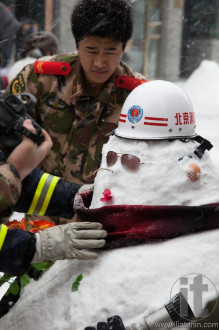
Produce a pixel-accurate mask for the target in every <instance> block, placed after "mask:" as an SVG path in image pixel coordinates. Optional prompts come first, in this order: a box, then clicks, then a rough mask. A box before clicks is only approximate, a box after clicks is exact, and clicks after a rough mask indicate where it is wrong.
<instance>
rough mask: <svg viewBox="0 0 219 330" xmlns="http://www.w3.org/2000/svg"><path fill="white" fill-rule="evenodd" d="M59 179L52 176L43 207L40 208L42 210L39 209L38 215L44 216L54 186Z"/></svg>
mask: <svg viewBox="0 0 219 330" xmlns="http://www.w3.org/2000/svg"><path fill="white" fill-rule="evenodd" d="M59 179H60V178H59V177H57V176H54V177H53V179H52V181H51V183H50V185H49V189H48V192H47V194H46V197H45V199H44V203H43V206H42V208H41V210H40V212H39V215H44V214H45V213H46V210H47V207H48V205H49V202H50V199H51V197H52V194H53V191H54V189H55V186H56V184H57V182H58V181H59Z"/></svg>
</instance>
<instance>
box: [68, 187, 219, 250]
mask: <svg viewBox="0 0 219 330" xmlns="http://www.w3.org/2000/svg"><path fill="white" fill-rule="evenodd" d="M91 199H92V191H86V192H84V193H81V194H79V193H78V194H77V195H76V198H75V203H74V208H75V210H76V213H77V215H78V216H79V218H80V220H81V221H91V222H100V223H102V224H103V228H104V229H106V230H107V232H108V236H107V238H106V246H105V248H106V249H111V248H117V247H122V246H131V245H137V244H141V243H146V242H150V241H158V240H165V239H169V238H174V237H177V236H182V235H185V234H192V233H195V232H200V231H204V230H210V229H216V228H218V227H219V203H214V204H208V205H200V206H180V205H155V206H152V205H110V206H103V207H100V208H96V209H89V206H90V204H91Z"/></svg>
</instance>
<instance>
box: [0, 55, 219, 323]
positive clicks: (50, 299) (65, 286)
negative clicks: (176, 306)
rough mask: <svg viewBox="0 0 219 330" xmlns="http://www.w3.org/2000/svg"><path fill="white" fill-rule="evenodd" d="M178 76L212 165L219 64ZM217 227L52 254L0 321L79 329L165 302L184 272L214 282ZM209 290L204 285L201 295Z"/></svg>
mask: <svg viewBox="0 0 219 330" xmlns="http://www.w3.org/2000/svg"><path fill="white" fill-rule="evenodd" d="M179 84H180V86H181V87H183V88H185V90H186V91H187V93H188V94H189V96H190V97H191V100H192V102H193V105H194V109H195V114H196V122H197V132H198V134H200V135H202V136H204V137H205V138H207V139H209V140H210V141H211V142H212V143H213V144H214V145H215V147H214V148H213V149H212V150H211V151H210V154H211V155H212V158H213V161H214V162H215V163H216V165H217V164H218V161H219V132H218V127H217V126H218V122H219V93H218V89H219V66H218V65H217V64H216V63H214V62H210V61H203V62H202V64H201V65H200V67H199V68H198V69H197V70H196V71H195V72H194V73H193V74H192V75H191V77H190V78H189V79H188V80H187V81H185V82H179ZM203 204H204V201H203ZM218 233H219V230H213V231H208V232H203V233H199V234H191V235H187V236H183V237H179V238H175V239H172V240H168V241H164V242H156V243H151V244H144V245H142V246H136V247H128V248H120V249H115V250H112V251H107V252H100V254H99V258H98V259H97V260H93V261H76V260H73V261H57V262H56V263H55V264H54V265H53V267H51V268H50V269H49V270H48V271H47V272H46V273H45V275H44V276H43V277H42V278H41V279H40V280H39V281H37V282H32V283H31V284H30V285H28V286H27V287H26V288H25V289H24V292H23V294H22V295H21V298H20V299H19V301H18V302H17V303H16V305H15V306H14V307H13V308H12V309H11V311H10V312H9V313H8V314H7V315H5V316H4V317H3V318H2V319H1V322H0V329H1V330H5V329H10V330H17V329H19V330H29V329H30V330H38V329H41V330H48V329H49V330H70V329H71V330H83V328H84V327H85V326H88V325H95V324H96V323H97V322H98V321H101V320H102V321H103V320H106V318H107V317H109V316H112V315H114V314H118V315H120V316H121V317H122V318H123V320H124V323H125V325H128V324H129V323H131V322H132V320H133V319H135V318H136V317H137V318H139V319H140V316H141V315H142V314H146V315H147V314H148V313H149V312H151V311H153V310H155V309H157V308H159V307H161V306H163V305H164V304H165V303H166V302H168V300H169V299H170V295H171V289H172V287H173V286H174V283H175V282H176V281H177V280H178V279H179V278H180V277H182V276H184V275H186V274H189V273H195V274H202V275H204V276H206V277H208V278H209V279H210V280H211V281H212V283H213V284H214V285H215V286H216V288H217V290H219V279H218V272H219V264H218ZM79 274H83V280H82V281H81V284H80V286H79V290H78V291H76V292H71V285H72V283H73V281H74V280H75V279H76V277H77V276H78V275H79ZM209 294H210V293H209ZM211 294H212V293H211ZM209 298H210V296H209V295H207V293H206V296H204V297H203V299H204V302H205V301H207V300H209Z"/></svg>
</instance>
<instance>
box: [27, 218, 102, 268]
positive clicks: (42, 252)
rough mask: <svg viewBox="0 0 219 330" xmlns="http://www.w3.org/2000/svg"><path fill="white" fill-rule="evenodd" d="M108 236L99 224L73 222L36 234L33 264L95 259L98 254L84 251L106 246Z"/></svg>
mask: <svg viewBox="0 0 219 330" xmlns="http://www.w3.org/2000/svg"><path fill="white" fill-rule="evenodd" d="M106 236H107V232H106V231H105V230H103V229H102V224H100V223H98V222H72V223H68V224H66V225H60V226H55V227H50V228H48V229H46V230H44V231H39V232H38V233H36V239H37V241H36V253H35V255H34V257H33V260H32V262H41V261H44V260H62V259H82V260H88V259H95V258H97V256H98V255H97V253H96V252H91V251H87V250H83V249H97V248H101V247H103V246H104V245H105V240H104V239H100V238H104V237H106Z"/></svg>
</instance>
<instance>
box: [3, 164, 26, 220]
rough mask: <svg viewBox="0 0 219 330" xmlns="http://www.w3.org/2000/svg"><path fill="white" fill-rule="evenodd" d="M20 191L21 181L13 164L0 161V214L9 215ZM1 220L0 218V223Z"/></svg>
mask: <svg viewBox="0 0 219 330" xmlns="http://www.w3.org/2000/svg"><path fill="white" fill-rule="evenodd" d="M20 193H21V181H20V178H19V174H18V172H17V170H16V169H15V167H14V166H12V165H11V164H9V163H6V162H1V163H0V214H1V218H2V217H6V216H9V215H10V214H11V212H12V206H14V205H15V203H16V202H17V200H18V198H19V196H20ZM1 222H2V221H1V220H0V223H1Z"/></svg>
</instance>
